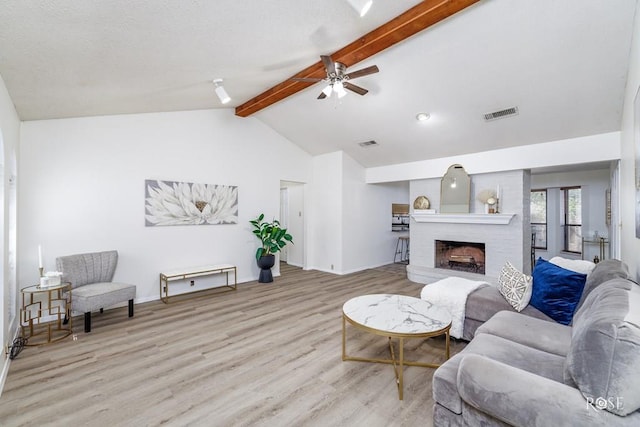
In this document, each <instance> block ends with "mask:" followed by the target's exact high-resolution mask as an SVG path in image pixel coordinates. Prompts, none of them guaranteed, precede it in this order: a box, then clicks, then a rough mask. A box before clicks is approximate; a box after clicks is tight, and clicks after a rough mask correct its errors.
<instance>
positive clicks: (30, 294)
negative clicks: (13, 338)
mask: <svg viewBox="0 0 640 427" xmlns="http://www.w3.org/2000/svg"><path fill="white" fill-rule="evenodd" d="M20 293H21V294H22V307H21V308H20V327H21V329H22V337H23V338H25V339H27V344H26V345H28V346H36V345H41V344H49V343H52V342H56V341H60V340H61V339H63V338H66V337H68V336H69V335H71V333H72V332H73V329H72V328H73V325H72V319H71V283H68V282H63V283H60V284H59V285H54V286H43V287H40V285H33V286H27V287H26V288H22V289H21V290H20Z"/></svg>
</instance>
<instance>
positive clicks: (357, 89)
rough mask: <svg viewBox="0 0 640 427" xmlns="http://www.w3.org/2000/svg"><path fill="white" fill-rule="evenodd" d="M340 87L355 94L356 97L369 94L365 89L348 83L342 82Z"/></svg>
mask: <svg viewBox="0 0 640 427" xmlns="http://www.w3.org/2000/svg"><path fill="white" fill-rule="evenodd" d="M342 86H344V88H345V89H349V90H350V91H351V92H355V93H357V94H358V95H366V94H367V92H369V91H368V90H367V89H365V88H363V87H360V86H356V85H354V84H353V83H349V82H342Z"/></svg>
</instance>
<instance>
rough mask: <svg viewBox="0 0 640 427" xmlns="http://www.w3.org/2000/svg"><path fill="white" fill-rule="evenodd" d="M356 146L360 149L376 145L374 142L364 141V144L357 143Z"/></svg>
mask: <svg viewBox="0 0 640 427" xmlns="http://www.w3.org/2000/svg"><path fill="white" fill-rule="evenodd" d="M358 145H359V146H360V147H371V146H374V145H378V143H377V142H375V141H365V142H359V143H358Z"/></svg>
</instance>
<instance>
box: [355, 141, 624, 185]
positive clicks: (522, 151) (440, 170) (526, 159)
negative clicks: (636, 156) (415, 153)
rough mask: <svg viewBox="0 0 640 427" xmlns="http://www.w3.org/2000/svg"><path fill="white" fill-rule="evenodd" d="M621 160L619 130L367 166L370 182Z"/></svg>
mask: <svg viewBox="0 0 640 427" xmlns="http://www.w3.org/2000/svg"><path fill="white" fill-rule="evenodd" d="M618 159H620V132H610V133H604V134H600V135H590V136H584V137H579V138H571V139H564V140H561V141H552V142H545V143H540V144H531V145H524V146H519V147H512V148H503V149H500V150H491V151H483V152H480V153H471V154H465V155H462V156H453V157H443V158H439V159H431V160H422V161H417V162H411V163H402V164H397V165H391V166H380V167H375V168H369V169H367V174H366V181H367V182H368V183H377V182H395V181H405V180H416V179H428V178H440V177H441V176H443V175H444V174H445V172H446V171H447V168H448V167H449V166H451V165H453V164H456V163H458V164H461V165H463V166H464V168H465V170H466V171H467V173H468V174H481V173H493V172H501V171H511V170H519V169H536V168H544V167H551V166H566V165H578V164H583V163H593V162H603V161H607V160H618Z"/></svg>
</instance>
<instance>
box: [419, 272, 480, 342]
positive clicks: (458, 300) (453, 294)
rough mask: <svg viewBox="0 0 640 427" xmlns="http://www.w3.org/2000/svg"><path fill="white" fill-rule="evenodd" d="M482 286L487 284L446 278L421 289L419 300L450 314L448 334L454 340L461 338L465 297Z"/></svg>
mask: <svg viewBox="0 0 640 427" xmlns="http://www.w3.org/2000/svg"><path fill="white" fill-rule="evenodd" d="M484 286H489V283H488V282H484V281H481V280H469V279H463V278H462V277H447V278H446V279H442V280H439V281H437V282H433V283H429V284H428V285H426V286H425V287H424V288H422V292H420V298H422V299H423V300H426V301H429V302H431V303H433V304H434V305H435V306H436V307H442V308H444V309H447V310H448V311H449V313H451V329H450V330H449V334H450V335H451V336H452V337H455V338H462V332H463V329H464V315H465V307H466V305H467V297H468V296H469V294H470V293H471V292H473V291H475V290H476V289H478V288H480V287H484Z"/></svg>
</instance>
